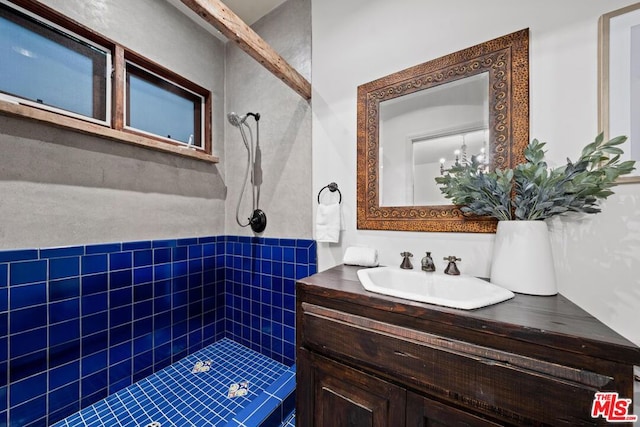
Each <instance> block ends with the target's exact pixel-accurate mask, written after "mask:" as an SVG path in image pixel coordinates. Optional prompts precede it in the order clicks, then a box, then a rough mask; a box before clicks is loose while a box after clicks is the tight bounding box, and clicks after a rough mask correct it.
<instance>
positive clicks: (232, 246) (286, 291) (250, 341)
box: [225, 236, 317, 366]
mask: <svg viewBox="0 0 640 427" xmlns="http://www.w3.org/2000/svg"><path fill="white" fill-rule="evenodd" d="M225 263H226V266H227V272H226V280H225V288H226V293H225V298H226V303H225V322H226V327H225V330H226V334H227V337H228V338H231V339H232V340H234V341H236V342H239V343H241V344H243V345H245V346H247V347H249V348H251V349H253V350H256V351H259V352H260V353H262V354H264V355H266V356H269V357H271V358H272V359H275V360H276V361H278V362H281V363H284V364H285V365H287V366H291V365H293V364H294V362H295V310H296V305H295V281H296V280H297V279H301V278H303V277H306V276H308V275H311V274H314V273H316V270H317V248H316V242H315V241H314V240H306V239H270V238H251V237H238V236H228V237H227V241H226V251H225Z"/></svg>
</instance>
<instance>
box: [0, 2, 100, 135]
mask: <svg viewBox="0 0 640 427" xmlns="http://www.w3.org/2000/svg"><path fill="white" fill-rule="evenodd" d="M0 35H1V37H0V57H1V58H2V61H0V91H1V92H2V93H4V94H6V95H8V97H9V98H14V97H15V98H20V99H21V100H22V101H23V102H24V103H26V104H29V105H36V104H40V106H41V107H43V108H47V109H51V110H54V111H60V110H63V111H64V112H66V113H67V114H71V115H74V116H79V117H84V118H90V119H94V120H96V121H99V122H102V123H106V122H107V121H108V120H109V107H110V105H109V102H108V100H109V98H108V96H107V94H108V91H109V90H110V89H109V87H108V86H109V80H108V79H107V74H108V73H107V70H109V69H110V68H111V54H110V52H109V51H108V50H107V49H105V48H104V47H102V46H99V45H96V44H93V43H91V42H90V41H88V40H86V39H84V38H82V37H80V36H79V35H77V34H73V33H65V32H63V31H61V30H60V29H59V28H58V27H57V26H56V25H54V24H52V23H51V22H48V21H43V20H39V19H36V18H34V17H33V15H31V14H28V13H26V12H24V11H15V10H11V9H10V8H9V7H7V6H6V5H4V4H0Z"/></svg>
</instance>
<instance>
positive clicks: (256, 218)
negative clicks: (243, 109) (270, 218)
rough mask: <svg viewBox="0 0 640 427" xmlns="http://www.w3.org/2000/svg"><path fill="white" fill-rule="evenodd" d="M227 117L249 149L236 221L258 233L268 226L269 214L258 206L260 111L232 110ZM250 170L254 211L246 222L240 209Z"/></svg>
mask: <svg viewBox="0 0 640 427" xmlns="http://www.w3.org/2000/svg"><path fill="white" fill-rule="evenodd" d="M249 117H253V118H254V119H255V121H256V144H255V146H254V145H253V133H252V132H251V127H250V126H249V125H248V124H247V123H246V121H247V119H248V118H249ZM227 119H228V120H229V123H231V125H233V126H235V127H237V128H238V129H239V130H240V135H241V136H242V141H243V142H244V146H245V148H246V149H247V168H246V170H245V174H244V182H243V183H242V189H241V190H240V197H238V204H237V205H236V222H237V223H238V225H239V226H240V227H247V226H251V229H252V230H253V231H254V232H256V233H261V232H263V231H264V229H265V228H266V227H267V215H266V214H265V213H264V212H263V211H262V210H260V209H259V208H258V201H259V200H260V185H259V184H257V183H256V181H255V169H256V164H255V152H256V151H258V150H259V146H260V128H259V126H258V125H259V121H260V113H251V112H249V113H247V114H245V115H244V116H239V115H238V114H236V113H234V112H231V113H229V114H227ZM243 125H244V126H245V127H246V128H247V129H248V130H249V139H247V135H246V134H245V131H244V128H243ZM249 170H251V199H252V206H253V213H252V214H251V217H249V218H247V220H248V221H249V222H248V223H246V224H243V223H242V222H240V218H239V216H238V215H239V211H240V203H241V202H242V196H243V195H244V190H245V187H246V185H247V179H248V178H249ZM256 193H257V194H256Z"/></svg>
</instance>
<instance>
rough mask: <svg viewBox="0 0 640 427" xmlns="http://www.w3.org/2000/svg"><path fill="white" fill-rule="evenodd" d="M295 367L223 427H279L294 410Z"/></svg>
mask: <svg viewBox="0 0 640 427" xmlns="http://www.w3.org/2000/svg"><path fill="white" fill-rule="evenodd" d="M295 391H296V365H293V366H292V367H290V368H289V369H288V370H287V371H286V372H285V373H283V374H282V375H281V376H280V377H279V378H278V379H277V380H276V381H275V382H273V384H271V385H269V386H268V387H267V389H266V390H265V391H264V392H263V393H262V394H261V395H260V396H258V398H257V399H255V400H253V401H252V402H251V403H250V404H249V405H248V406H247V407H245V408H244V409H242V411H240V412H239V413H238V414H237V415H236V416H234V417H233V419H232V420H231V421H230V422H228V423H227V425H226V426H225V427H279V426H281V425H282V424H283V422H284V421H285V420H286V419H287V418H288V417H289V415H290V414H291V413H292V412H293V411H294V409H295V401H296V394H295Z"/></svg>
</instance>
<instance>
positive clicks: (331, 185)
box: [318, 182, 342, 204]
mask: <svg viewBox="0 0 640 427" xmlns="http://www.w3.org/2000/svg"><path fill="white" fill-rule="evenodd" d="M327 188H328V189H329V191H331V192H332V193H335V192H336V191H337V192H338V194H339V195H340V201H338V203H342V193H341V192H340V190H339V189H338V184H336V183H335V182H331V183H329V184H328V185H325V186H324V187H322V188H321V189H320V191H318V204H320V194H321V193H322V192H323V191H324V190H325V189H327Z"/></svg>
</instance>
